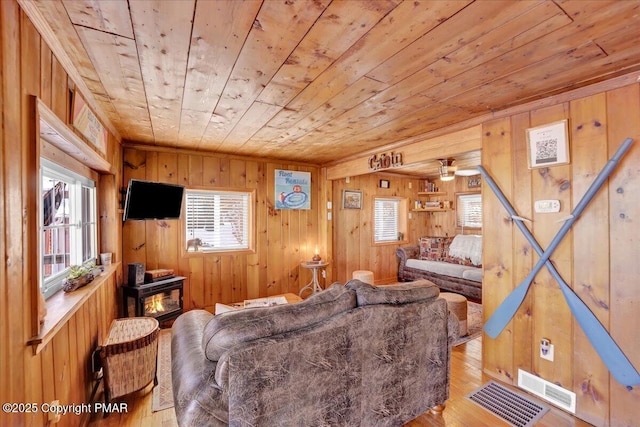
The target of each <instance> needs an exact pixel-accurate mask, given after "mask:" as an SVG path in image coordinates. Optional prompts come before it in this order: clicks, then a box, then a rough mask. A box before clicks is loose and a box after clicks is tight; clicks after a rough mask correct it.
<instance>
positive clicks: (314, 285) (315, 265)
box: [298, 261, 329, 297]
mask: <svg viewBox="0 0 640 427" xmlns="http://www.w3.org/2000/svg"><path fill="white" fill-rule="evenodd" d="M327 265H329V264H328V263H326V262H324V261H318V262H315V261H312V262H309V261H307V262H303V263H301V264H300V266H301V267H302V268H308V269H310V270H311V272H312V273H313V275H312V278H311V281H310V282H309V283H308V284H307V286H305V287H304V288H302V289H300V292H299V293H298V296H300V297H301V296H302V293H303V292H305V291H306V290H307V289H309V290H311V293H312V294H315V293H316V292H320V291H322V288H321V287H320V282H319V281H318V270H320V269H321V268H325V267H326V266H327Z"/></svg>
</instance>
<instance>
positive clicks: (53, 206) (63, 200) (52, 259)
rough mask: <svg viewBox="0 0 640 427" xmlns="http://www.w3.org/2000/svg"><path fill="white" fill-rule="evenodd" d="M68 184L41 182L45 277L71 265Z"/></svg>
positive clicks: (51, 181) (54, 180) (54, 179)
mask: <svg viewBox="0 0 640 427" xmlns="http://www.w3.org/2000/svg"><path fill="white" fill-rule="evenodd" d="M69 185H70V184H69V183H68V182H64V181H61V180H59V179H56V178H49V177H46V176H45V177H44V179H43V182H42V190H43V195H42V206H43V223H44V224H43V225H44V227H43V228H44V230H43V231H44V235H43V251H42V252H43V266H44V268H43V273H44V277H45V278H47V277H49V276H53V275H56V274H57V273H59V272H62V271H64V270H65V269H66V268H68V267H69V265H70V261H71V256H70V255H71V242H70V239H69V237H70V233H69V227H70V225H69V222H70V218H69V205H70V203H69Z"/></svg>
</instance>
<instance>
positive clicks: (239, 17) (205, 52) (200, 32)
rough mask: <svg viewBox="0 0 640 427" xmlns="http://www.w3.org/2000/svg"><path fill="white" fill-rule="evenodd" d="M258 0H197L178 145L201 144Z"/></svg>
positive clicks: (252, 21)
mask: <svg viewBox="0 0 640 427" xmlns="http://www.w3.org/2000/svg"><path fill="white" fill-rule="evenodd" d="M261 4H262V1H261V0H251V1H242V2H241V1H236V0H224V1H223V0H220V1H199V2H197V3H196V12H195V17H194V24H193V34H192V35H191V45H190V48H189V49H190V51H189V62H188V65H187V77H186V82H185V90H184V98H183V102H182V115H181V117H180V135H179V138H178V145H179V146H184V147H197V146H199V145H200V141H201V139H202V136H203V135H204V132H205V130H206V128H207V126H208V125H209V122H210V120H211V116H212V115H213V112H214V109H215V108H216V105H217V104H218V101H219V100H220V97H221V96H222V92H223V90H224V88H225V86H226V84H227V82H228V80H229V76H230V75H231V71H232V70H233V66H234V64H235V63H236V59H237V57H238V55H239V54H240V51H241V49H242V46H243V45H244V42H245V40H246V37H247V34H248V33H249V31H250V30H251V27H252V25H253V23H254V20H255V18H256V16H257V14H258V11H259V10H260V6H261Z"/></svg>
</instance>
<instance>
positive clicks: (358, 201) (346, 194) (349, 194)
mask: <svg viewBox="0 0 640 427" xmlns="http://www.w3.org/2000/svg"><path fill="white" fill-rule="evenodd" d="M342 208H343V209H362V191H358V190H343V191H342Z"/></svg>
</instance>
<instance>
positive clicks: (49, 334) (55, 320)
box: [27, 263, 120, 355]
mask: <svg viewBox="0 0 640 427" xmlns="http://www.w3.org/2000/svg"><path fill="white" fill-rule="evenodd" d="M119 265H120V263H114V264H112V265H110V266H107V267H105V269H104V272H103V273H102V274H101V275H100V276H98V277H96V278H95V279H94V280H93V282H91V283H89V284H88V285H86V286H83V287H82V288H80V289H78V290H75V291H73V292H69V293H67V292H64V291H62V290H60V291H59V292H57V293H56V294H55V295H53V296H52V297H51V298H49V299H48V300H47V301H46V306H47V315H46V316H45V318H44V325H43V326H42V328H41V329H40V334H39V335H37V336H35V337H33V338H31V339H30V340H29V341H27V344H28V345H31V346H33V354H34V355H36V354H38V353H40V352H41V351H42V349H43V348H44V347H45V346H46V345H47V344H48V343H49V342H50V341H51V340H52V339H53V337H54V336H55V335H56V334H57V333H58V331H60V329H62V327H63V326H64V325H65V323H67V322H68V321H69V319H71V317H73V315H74V314H75V313H76V312H77V311H78V310H79V309H80V307H82V305H83V304H84V303H85V302H86V301H87V300H88V299H89V298H90V297H91V295H93V294H94V293H95V292H96V291H97V290H98V289H100V288H101V287H102V286H103V285H104V284H105V283H106V282H107V279H109V278H110V277H111V276H113V275H114V274H115V273H116V270H117V268H118V266H119Z"/></svg>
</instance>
